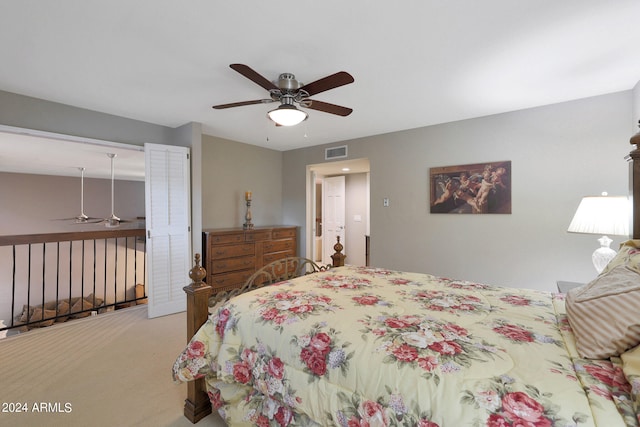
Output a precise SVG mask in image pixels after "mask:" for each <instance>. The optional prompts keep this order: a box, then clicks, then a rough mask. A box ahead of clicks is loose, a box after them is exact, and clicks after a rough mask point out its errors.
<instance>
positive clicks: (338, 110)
mask: <svg viewBox="0 0 640 427" xmlns="http://www.w3.org/2000/svg"><path fill="white" fill-rule="evenodd" d="M304 107H305V108H310V109H312V110H318V111H323V112H325V113H330V114H336V115H338V116H342V117H346V116H348V115H349V114H351V112H352V111H353V110H352V109H351V108H347V107H342V106H340V105H335V104H329V103H328V102H322V101H316V100H314V99H305V105H304Z"/></svg>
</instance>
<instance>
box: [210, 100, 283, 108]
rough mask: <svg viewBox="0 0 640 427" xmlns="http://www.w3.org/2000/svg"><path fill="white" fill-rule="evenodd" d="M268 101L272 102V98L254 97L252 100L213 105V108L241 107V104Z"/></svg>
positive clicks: (265, 102)
mask: <svg viewBox="0 0 640 427" xmlns="http://www.w3.org/2000/svg"><path fill="white" fill-rule="evenodd" d="M270 102H274V101H273V99H256V100H253V101H242V102H232V103H230V104H221V105H214V106H213V108H215V109H216V110H223V109H225V108H233V107H242V106H243V105H253V104H268V103H270Z"/></svg>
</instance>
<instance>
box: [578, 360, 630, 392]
mask: <svg viewBox="0 0 640 427" xmlns="http://www.w3.org/2000/svg"><path fill="white" fill-rule="evenodd" d="M606 363H607V364H606V365H605V364H593V365H586V366H585V367H584V369H585V370H586V371H587V372H588V373H589V374H590V375H591V376H592V377H594V378H596V379H598V380H599V381H600V382H601V383H603V384H605V385H607V386H609V387H612V388H615V389H616V390H620V391H623V392H627V393H628V392H630V391H631V385H630V384H629V383H628V382H627V379H626V377H625V376H624V372H623V371H622V369H621V368H620V367H618V366H614V365H612V364H610V363H609V362H606Z"/></svg>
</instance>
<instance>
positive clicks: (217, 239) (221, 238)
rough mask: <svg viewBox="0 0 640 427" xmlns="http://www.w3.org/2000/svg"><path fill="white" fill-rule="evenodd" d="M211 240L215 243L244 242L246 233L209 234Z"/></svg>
mask: <svg viewBox="0 0 640 427" xmlns="http://www.w3.org/2000/svg"><path fill="white" fill-rule="evenodd" d="M209 242H210V243H211V244H213V245H217V244H224V243H241V242H244V233H232V234H215V235H211V236H209Z"/></svg>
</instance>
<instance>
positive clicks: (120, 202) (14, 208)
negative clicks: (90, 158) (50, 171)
mask: <svg viewBox="0 0 640 427" xmlns="http://www.w3.org/2000/svg"><path fill="white" fill-rule="evenodd" d="M114 207H115V209H114V210H115V214H116V215H117V216H118V217H120V218H122V219H135V218H137V217H139V216H144V215H145V207H144V182H141V181H122V180H115V181H114ZM84 211H85V214H87V215H89V216H91V217H98V218H107V217H108V216H109V215H110V214H111V180H108V179H95V178H85V180H84ZM79 214H80V178H79V177H78V178H73V177H65V176H50V175H31V174H21V173H5V172H0V235H2V236H4V235H14V234H37V233H55V232H65V231H86V230H96V229H98V230H99V229H101V228H100V227H102V228H104V225H96V224H74V222H73V221H71V220H70V221H56V219H59V218H73V217H75V216H77V215H79ZM142 225H143V226H144V223H142ZM122 226H123V227H128V226H135V227H136V228H137V227H139V226H140V224H139V223H138V222H137V221H136V222H134V223H126V224H123V225H122Z"/></svg>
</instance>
